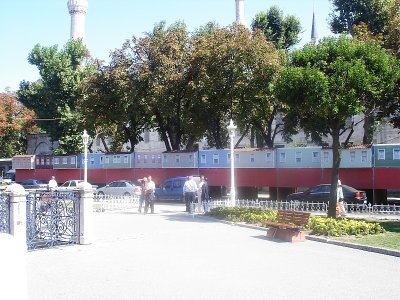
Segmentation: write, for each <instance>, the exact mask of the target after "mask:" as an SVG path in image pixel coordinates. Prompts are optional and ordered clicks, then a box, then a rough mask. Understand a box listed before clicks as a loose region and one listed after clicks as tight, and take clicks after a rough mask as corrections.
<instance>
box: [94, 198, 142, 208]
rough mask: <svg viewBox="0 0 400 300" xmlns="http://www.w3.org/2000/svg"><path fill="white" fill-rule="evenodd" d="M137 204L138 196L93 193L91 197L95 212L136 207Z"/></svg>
mask: <svg viewBox="0 0 400 300" xmlns="http://www.w3.org/2000/svg"><path fill="white" fill-rule="evenodd" d="M138 206H139V197H138V196H123V195H121V196H118V195H99V194H95V195H94V199H93V210H94V211H97V212H104V211H106V210H124V209H132V208H137V207H138Z"/></svg>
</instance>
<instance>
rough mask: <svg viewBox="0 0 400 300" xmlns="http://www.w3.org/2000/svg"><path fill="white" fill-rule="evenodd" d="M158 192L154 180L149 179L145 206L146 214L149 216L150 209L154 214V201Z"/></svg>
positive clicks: (149, 177)
mask: <svg viewBox="0 0 400 300" xmlns="http://www.w3.org/2000/svg"><path fill="white" fill-rule="evenodd" d="M155 191H156V184H155V183H154V181H153V180H152V178H151V176H148V177H147V186H146V201H145V205H144V213H145V214H147V212H148V210H149V207H150V211H151V213H152V214H154V200H155V195H154V192H155Z"/></svg>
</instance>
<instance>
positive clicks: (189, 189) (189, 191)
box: [183, 176, 197, 213]
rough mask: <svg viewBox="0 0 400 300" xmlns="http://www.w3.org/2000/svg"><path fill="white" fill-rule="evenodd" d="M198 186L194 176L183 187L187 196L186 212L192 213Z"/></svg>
mask: <svg viewBox="0 0 400 300" xmlns="http://www.w3.org/2000/svg"><path fill="white" fill-rule="evenodd" d="M196 193H197V184H196V182H195V181H194V179H193V176H189V177H188V179H187V180H186V181H185V184H184V185H183V194H184V195H185V204H186V211H187V212H188V213H191V203H194V201H195V200H196Z"/></svg>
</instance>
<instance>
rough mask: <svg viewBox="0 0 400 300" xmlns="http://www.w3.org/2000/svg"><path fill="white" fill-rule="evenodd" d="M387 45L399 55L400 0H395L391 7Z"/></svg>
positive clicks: (386, 38)
mask: <svg viewBox="0 0 400 300" xmlns="http://www.w3.org/2000/svg"><path fill="white" fill-rule="evenodd" d="M385 46H386V47H387V48H389V49H392V50H393V53H396V54H397V55H398V56H399V54H400V0H393V5H392V8H391V9H390V14H389V21H388V23H387V35H386V37H385Z"/></svg>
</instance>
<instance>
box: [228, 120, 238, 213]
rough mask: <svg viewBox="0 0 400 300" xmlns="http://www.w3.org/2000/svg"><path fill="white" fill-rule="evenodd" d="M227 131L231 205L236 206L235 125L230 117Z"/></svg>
mask: <svg viewBox="0 0 400 300" xmlns="http://www.w3.org/2000/svg"><path fill="white" fill-rule="evenodd" d="M227 129H228V132H229V137H230V138H231V205H232V206H236V200H235V198H236V197H235V196H236V195H235V157H234V156H233V142H234V141H233V138H234V137H235V130H236V126H235V124H233V121H232V119H231V120H230V122H229V125H228V127H227Z"/></svg>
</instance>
